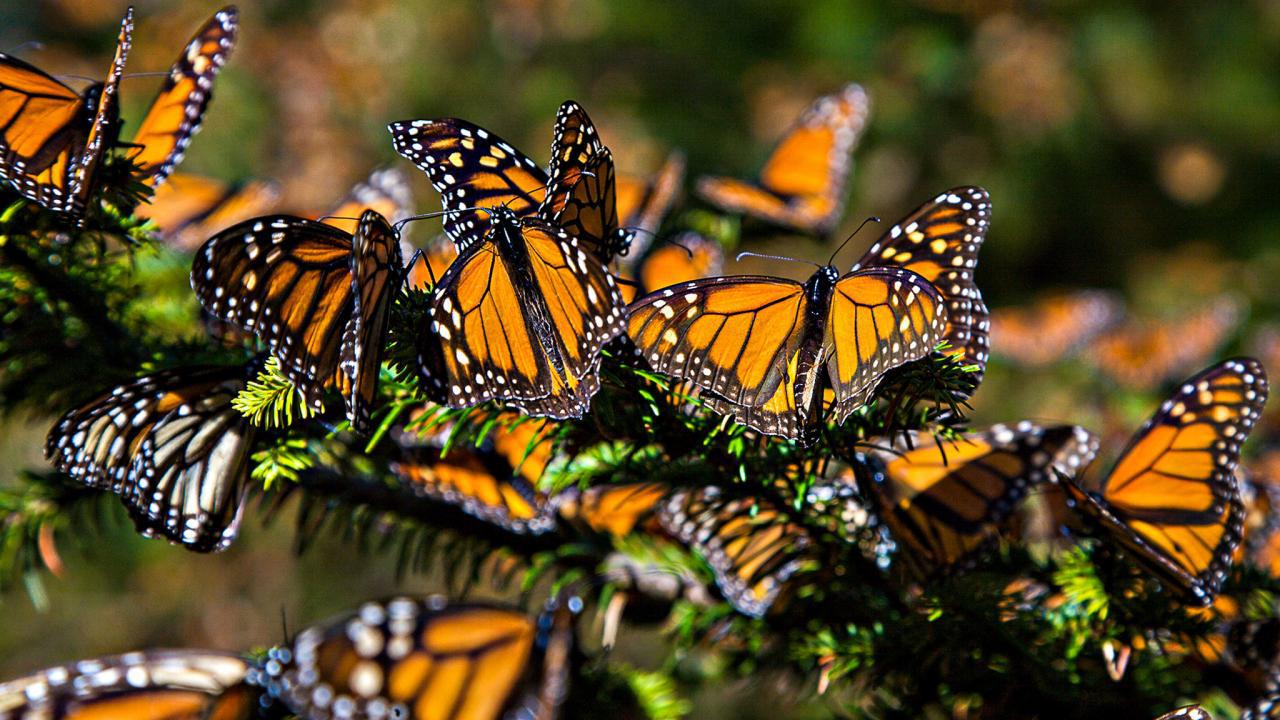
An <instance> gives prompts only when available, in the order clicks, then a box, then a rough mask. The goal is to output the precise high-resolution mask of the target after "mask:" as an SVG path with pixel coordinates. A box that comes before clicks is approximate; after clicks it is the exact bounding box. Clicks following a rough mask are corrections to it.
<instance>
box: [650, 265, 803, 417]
mask: <svg viewBox="0 0 1280 720" xmlns="http://www.w3.org/2000/svg"><path fill="white" fill-rule="evenodd" d="M807 310H808V301H807V300H806V299H805V296H804V286H802V285H801V284H800V283H798V282H794V281H792V280H784V279H781V278H773V277H766V276H745V275H744V276H736V277H719V278H709V279H706V280H697V281H693V282H689V283H685V284H683V285H677V286H674V287H670V288H667V289H665V290H660V291H657V292H654V293H651V294H650V295H647V296H645V297H643V298H641V299H640V300H637V301H636V302H635V303H633V304H632V305H631V307H630V308H629V313H630V318H629V320H628V325H627V332H628V334H629V335H630V337H631V340H632V342H634V343H635V345H636V348H637V352H638V353H639V355H640V356H641V357H642V358H643V359H644V360H645V362H647V363H648V364H649V365H650V367H652V368H654V369H655V370H658V371H659V372H662V373H664V374H666V375H670V376H672V377H674V378H678V379H681V380H687V381H689V382H690V383H692V384H694V385H695V386H696V387H698V388H700V389H701V390H703V391H706V392H709V393H714V399H712V398H710V397H708V402H710V403H711V404H712V405H713V407H716V409H718V410H720V411H721V412H725V413H732V414H733V415H734V417H736V418H737V419H738V421H739V422H742V423H744V424H747V425H749V426H751V427H752V428H754V429H756V430H758V431H760V432H763V433H766V434H771V435H784V436H787V437H792V438H797V437H799V435H800V427H801V425H802V424H803V423H804V418H802V417H801V416H800V413H799V411H798V410H797V409H796V407H795V403H794V400H793V399H792V398H793V396H794V384H795V381H796V377H795V374H796V367H795V365H796V357H797V356H798V354H799V351H800V346H801V341H802V339H803V329H804V318H805V313H806V311H807ZM775 396H779V399H777V400H775V399H774V398H775Z"/></svg>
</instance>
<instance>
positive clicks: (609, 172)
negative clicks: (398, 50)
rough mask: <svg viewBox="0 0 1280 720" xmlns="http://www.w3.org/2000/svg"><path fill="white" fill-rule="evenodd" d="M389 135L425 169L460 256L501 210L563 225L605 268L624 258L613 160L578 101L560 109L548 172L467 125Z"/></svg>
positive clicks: (412, 126)
mask: <svg viewBox="0 0 1280 720" xmlns="http://www.w3.org/2000/svg"><path fill="white" fill-rule="evenodd" d="M388 129H389V130H390V131H391V137H392V143H393V145H394V146H395V149H396V152H398V153H400V154H401V155H403V156H404V157H405V158H407V159H409V160H410V161H412V162H413V163H414V164H415V165H417V166H418V167H419V168H421V169H422V171H423V172H425V173H426V174H427V178H428V179H429V180H430V181H431V184H432V186H434V187H435V189H436V190H437V191H438V192H439V193H440V196H441V200H442V201H443V203H444V209H445V211H446V214H445V217H444V230H445V234H447V235H448V236H449V237H450V238H451V239H452V240H453V242H454V243H455V244H456V245H457V247H458V250H459V251H460V252H461V251H465V250H466V249H467V248H469V247H471V246H473V245H476V244H478V243H481V242H483V241H484V239H485V238H486V237H487V236H488V235H489V233H490V231H491V230H492V226H493V214H492V212H488V211H487V210H492V209H493V208H499V207H501V208H504V209H506V210H508V211H510V212H512V213H514V214H515V215H516V216H517V217H518V218H521V219H538V220H542V221H545V222H547V223H550V224H554V225H558V226H561V227H563V228H564V229H565V230H566V231H567V232H568V233H569V234H570V235H572V236H573V237H574V238H576V239H577V240H578V242H579V243H581V244H582V247H583V248H584V249H586V250H587V251H589V252H591V253H592V254H593V255H595V256H596V257H598V258H599V259H600V260H602V261H604V262H608V261H609V260H611V259H612V258H613V257H614V256H615V255H619V254H623V253H625V252H626V248H627V242H628V235H627V233H625V232H624V231H623V230H622V229H621V228H620V227H619V225H618V210H617V202H616V189H615V186H614V169H613V158H612V156H611V155H610V153H609V149H608V148H606V147H605V146H604V145H603V144H602V143H601V142H600V138H599V135H598V134H597V132H596V129H595V125H593V124H592V123H591V119H590V118H589V117H587V113H586V111H584V110H583V109H582V107H581V106H580V105H578V104H577V103H576V102H573V101H571V100H570V101H566V102H565V103H564V104H563V105H561V106H560V111H559V113H558V114H557V116H556V124H555V130H554V134H553V137H552V143H551V167H550V169H549V171H548V172H543V171H542V169H541V168H540V167H538V165H537V163H535V162H534V161H533V160H531V159H529V157H528V156H526V155H525V154H524V153H522V152H520V151H519V150H516V149H515V147H514V146H513V145H511V144H510V143H508V142H507V141H505V140H503V139H502V138H500V137H498V136H497V135H494V134H493V133H491V132H489V131H488V130H485V129H484V128H481V127H479V126H477V125H473V124H472V123H469V122H467V121H465V120H458V119H456V118H444V119H439V120H405V121H400V122H395V123H392V124H391V125H389V126H388Z"/></svg>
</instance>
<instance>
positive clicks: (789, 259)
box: [689, 250, 822, 268]
mask: <svg viewBox="0 0 1280 720" xmlns="http://www.w3.org/2000/svg"><path fill="white" fill-rule="evenodd" d="M689 255H690V256H692V255H693V253H689ZM744 257H754V258H762V259H764V260H781V261H783V262H794V263H804V264H805V265H812V266H814V267H816V268H820V267H822V266H821V265H819V264H818V263H816V262H813V261H812V260H801V259H800V258H793V257H787V256H785V255H766V254H764V253H757V252H749V251H746V250H744V251H742V252H740V253H738V257H737V260H738V261H739V262H741V261H742V258H744Z"/></svg>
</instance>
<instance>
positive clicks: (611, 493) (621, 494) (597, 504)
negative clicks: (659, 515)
mask: <svg viewBox="0 0 1280 720" xmlns="http://www.w3.org/2000/svg"><path fill="white" fill-rule="evenodd" d="M670 491H671V488H669V487H667V486H666V485H662V484H660V483H630V484H626V485H598V486H596V487H592V488H588V489H587V490H583V491H578V490H568V491H566V492H563V493H560V494H559V495H557V496H555V499H554V502H555V507H556V512H557V513H558V514H559V515H560V517H562V518H564V519H565V521H567V522H569V523H571V524H576V525H580V526H584V527H586V528H587V529H589V530H591V531H592V532H597V533H602V534H606V535H611V536H613V537H615V538H621V537H625V536H626V535H629V534H631V531H633V530H635V528H636V526H637V525H639V524H640V523H642V522H644V521H645V520H647V519H648V518H649V517H650V516H652V515H653V513H654V511H655V510H656V509H657V508H658V503H659V502H661V500H662V498H664V497H666V495H667V493H669V492H670Z"/></svg>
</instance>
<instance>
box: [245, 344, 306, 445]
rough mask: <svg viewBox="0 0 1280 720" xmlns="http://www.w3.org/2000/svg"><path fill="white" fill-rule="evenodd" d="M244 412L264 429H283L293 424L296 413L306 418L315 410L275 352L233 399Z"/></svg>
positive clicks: (252, 421)
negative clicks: (304, 398)
mask: <svg viewBox="0 0 1280 720" xmlns="http://www.w3.org/2000/svg"><path fill="white" fill-rule="evenodd" d="M231 406H232V407H234V408H235V409H236V410H237V411H239V412H240V414H241V415H244V416H245V417H247V418H249V422H251V423H253V424H254V425H257V426H258V427H261V428H267V429H272V428H284V427H288V426H290V425H292V424H293V421H294V415H295V413H296V414H297V417H299V418H301V419H303V420H306V419H307V418H310V417H312V416H313V415H314V414H315V413H314V411H313V410H312V409H311V407H310V406H309V405H307V403H306V402H304V401H303V399H302V393H300V392H299V391H298V389H297V388H296V387H294V386H293V383H291V382H289V379H288V378H286V377H285V376H284V374H283V373H282V372H281V370H280V360H279V359H278V358H276V357H275V356H274V355H272V356H270V357H269V358H267V362H266V365H265V366H263V368H262V371H261V372H259V373H258V377H257V378H255V379H254V380H251V381H250V382H249V384H248V385H247V386H245V389H244V390H241V391H240V394H239V395H236V397H235V399H234V400H232V401H231Z"/></svg>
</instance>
